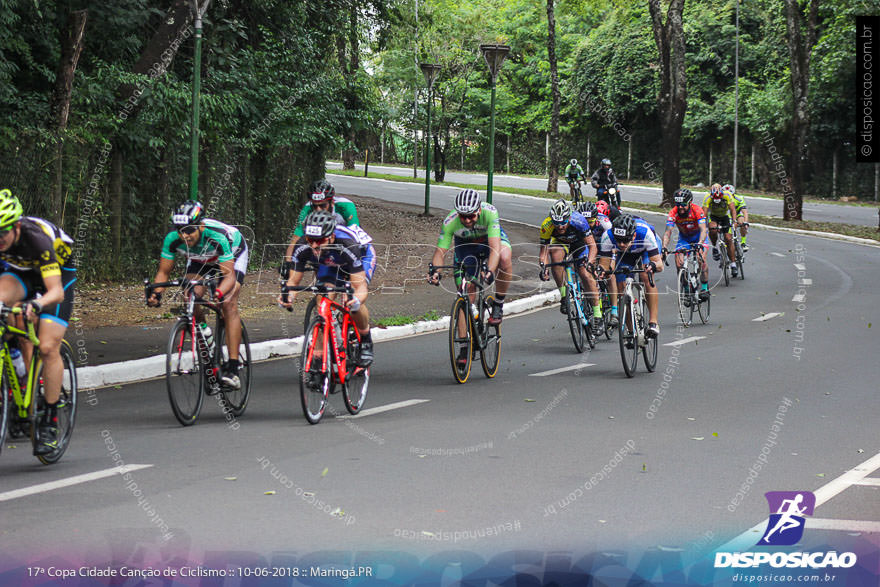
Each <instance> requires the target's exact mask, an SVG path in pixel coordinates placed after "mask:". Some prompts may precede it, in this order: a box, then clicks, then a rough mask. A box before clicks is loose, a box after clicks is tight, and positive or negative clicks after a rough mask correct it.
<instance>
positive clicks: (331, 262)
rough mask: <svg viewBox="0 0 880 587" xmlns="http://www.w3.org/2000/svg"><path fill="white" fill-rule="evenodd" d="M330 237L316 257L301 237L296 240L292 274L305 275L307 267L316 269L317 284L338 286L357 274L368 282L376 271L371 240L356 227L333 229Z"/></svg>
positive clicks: (292, 259) (292, 257)
mask: <svg viewBox="0 0 880 587" xmlns="http://www.w3.org/2000/svg"><path fill="white" fill-rule="evenodd" d="M333 236H334V238H335V240H334V241H333V244H329V245H325V246H324V247H322V248H321V251H320V255H315V251H314V249H312V247H310V246H309V244H308V241H306V239H305V238H304V237H302V238H300V239H299V240H298V241H297V242H296V244H295V245H294V248H293V252H292V253H291V258H290V261H291V263H292V265H293V270H294V271H305V270H306V269H307V268H308V265H309V264H310V263H311V264H315V265H319V266H320V267H319V269H318V274H317V278H318V281H321V282H324V281H326V279H325V278H326V277H329V278H331V279H336V281H337V283H339V282H340V281H345V278H346V277H348V276H350V275H352V274H354V273H360V272H365V274H366V278H367V281H369V280H370V279H371V278H372V276H373V270H374V269H375V267H376V255H375V251H374V249H373V245H372V244H371V243H372V240H373V239H372V237H370V235H368V234H367V233H366V232H365V231H364V230H363V229H362V228H361V227H359V226H337V227H336V230H334V231H333Z"/></svg>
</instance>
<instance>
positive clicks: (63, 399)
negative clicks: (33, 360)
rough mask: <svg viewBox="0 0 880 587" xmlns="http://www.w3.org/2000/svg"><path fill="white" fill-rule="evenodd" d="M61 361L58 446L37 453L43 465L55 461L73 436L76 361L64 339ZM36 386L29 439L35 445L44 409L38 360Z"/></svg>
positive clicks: (44, 402)
mask: <svg viewBox="0 0 880 587" xmlns="http://www.w3.org/2000/svg"><path fill="white" fill-rule="evenodd" d="M59 352H60V354H61V363H62V364H63V365H64V372H63V374H62V378H61V394H60V395H59V396H58V404H57V408H56V410H57V412H56V413H57V416H58V422H57V427H58V446H57V448H55V450H53V451H52V452H50V453H49V454H45V455H38V456H37V458H38V459H39V460H40V462H41V463H43V464H44V465H51V464H52V463H57V462H58V460H59V459H60V458H61V456H62V455H63V454H64V451H66V450H67V447H68V445H69V444H70V438H71V436H73V426H74V423H75V422H76V396H77V393H76V392H77V379H76V362H75V361H74V358H73V350H72V349H71V348H70V345H69V344H68V343H67V341H66V340H63V341H61V348H60V349H59ZM34 381H36V387H35V389H34V402H36V404H37V412H36V413H35V414H34V419H33V426H31V441H32V442H33V443H34V445H36V440H37V438H36V434H37V428H38V422H39V420H38V419H37V418H39V417H42V411H43V410H45V409H46V399H45V390H44V389H43V362H42V361H39V367H38V371H37V374H36V377H35V379H34Z"/></svg>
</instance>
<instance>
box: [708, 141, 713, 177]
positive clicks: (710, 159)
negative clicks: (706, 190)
mask: <svg viewBox="0 0 880 587" xmlns="http://www.w3.org/2000/svg"><path fill="white" fill-rule="evenodd" d="M713 147H714V144H713V143H712V142H710V143H709V186H711V185H712V151H713V150H714V149H713Z"/></svg>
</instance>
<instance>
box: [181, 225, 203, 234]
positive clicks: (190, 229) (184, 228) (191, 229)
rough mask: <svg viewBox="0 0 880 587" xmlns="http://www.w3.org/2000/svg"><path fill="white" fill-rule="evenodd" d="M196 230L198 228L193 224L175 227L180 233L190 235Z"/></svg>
mask: <svg viewBox="0 0 880 587" xmlns="http://www.w3.org/2000/svg"><path fill="white" fill-rule="evenodd" d="M198 230H199V227H198V226H195V225H194V224H190V225H189V226H181V227H180V228H178V229H177V232H179V233H180V234H186V235H190V234H195V233H196V232H198Z"/></svg>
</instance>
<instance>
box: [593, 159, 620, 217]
mask: <svg viewBox="0 0 880 587" xmlns="http://www.w3.org/2000/svg"><path fill="white" fill-rule="evenodd" d="M590 185H592V186H593V188H595V190H596V199H597V200H605V201H606V202H608V203H610V204H612V205H616V206H617V207H618V208H620V189H619V188H618V187H617V176H616V175H614V170H613V169H611V159H607V158H606V159H602V162H601V164H600V165H599V168H598V169H596V171H595V172H594V173H593V176H592V177H591V178H590ZM610 188H614V189H616V190H617V193H616V194H615V195H614V201H612V200H611V199H610V198H609V194H608V190H609V189H610Z"/></svg>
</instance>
